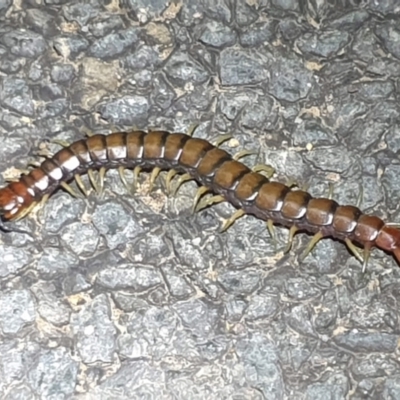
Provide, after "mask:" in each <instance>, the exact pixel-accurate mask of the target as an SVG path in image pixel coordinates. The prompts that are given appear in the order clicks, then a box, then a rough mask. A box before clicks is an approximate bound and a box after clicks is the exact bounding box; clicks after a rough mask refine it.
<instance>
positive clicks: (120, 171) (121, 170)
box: [118, 165, 130, 192]
mask: <svg viewBox="0 0 400 400" xmlns="http://www.w3.org/2000/svg"><path fill="white" fill-rule="evenodd" d="M118 174H119V178H120V179H121V182H122V184H123V185H124V186H125V189H126V190H127V191H128V192H130V188H129V185H128V181H127V180H126V176H125V167H123V166H122V165H121V166H120V167H119V168H118Z"/></svg>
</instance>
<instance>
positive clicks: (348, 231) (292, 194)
mask: <svg viewBox="0 0 400 400" xmlns="http://www.w3.org/2000/svg"><path fill="white" fill-rule="evenodd" d="M224 140H225V137H223V138H222V139H221V140H219V141H217V142H216V143H211V142H210V141H207V140H205V139H201V138H196V137H193V135H192V133H171V132H167V131H162V130H151V131H137V130H135V131H129V132H115V133H110V134H108V135H103V134H93V135H91V136H89V137H86V138H84V139H81V140H78V141H75V142H73V143H71V144H65V145H64V147H63V148H62V149H61V150H59V151H58V152H57V153H55V154H54V155H51V156H49V157H47V158H46V159H45V160H44V161H43V162H42V163H40V164H39V165H38V166H37V167H35V168H33V169H31V170H30V171H28V172H27V173H25V174H22V175H21V176H20V177H19V179H18V180H16V181H13V182H9V183H8V184H7V185H6V186H4V187H3V188H1V189H0V217H1V220H0V221H1V222H0V229H1V230H3V231H4V232H8V231H10V229H9V228H8V227H7V225H8V224H9V222H10V221H16V220H19V219H21V218H24V217H26V216H27V215H28V214H29V213H30V212H31V211H32V210H33V209H34V208H35V207H36V206H39V205H43V203H44V202H45V201H47V199H48V198H49V196H50V195H51V194H52V193H53V192H55V191H56V190H57V189H59V188H63V189H65V190H66V191H68V192H69V193H71V194H72V195H76V190H75V189H74V188H73V187H72V186H71V185H70V183H71V182H72V181H73V180H75V181H76V185H77V186H78V187H79V188H80V189H81V191H82V192H83V193H84V194H87V192H86V188H85V185H84V184H83V181H82V178H81V176H82V175H83V174H88V176H89V178H90V181H91V182H92V185H93V186H94V187H95V189H96V190H102V188H103V185H104V177H105V174H106V172H107V171H108V170H110V169H118V172H119V175H120V178H121V181H122V182H123V184H124V185H125V186H127V187H128V185H129V184H128V182H127V179H126V173H125V171H126V169H131V170H132V171H133V175H134V177H135V179H137V177H138V176H139V174H140V172H141V171H152V172H151V177H150V182H151V184H153V183H154V181H155V179H156V178H157V176H158V175H159V173H160V172H161V171H163V170H165V171H168V172H167V177H166V184H167V190H170V188H171V182H172V180H173V179H174V178H175V176H176V175H179V178H178V179H179V180H178V182H177V185H176V186H175V191H176V190H177V189H178V188H179V186H180V185H182V184H183V183H184V182H186V181H188V180H195V181H197V183H198V185H199V187H198V190H197V192H196V194H195V196H194V203H193V210H194V211H199V210H201V209H202V208H205V207H207V206H209V205H212V204H215V203H219V202H223V201H227V202H229V203H230V204H231V205H232V206H233V207H234V208H235V209H236V211H235V212H234V213H233V215H232V216H231V217H230V218H229V219H227V220H226V221H225V223H224V225H223V227H222V230H226V229H228V228H229V226H231V225H232V224H233V223H234V222H235V221H236V220H237V219H238V218H240V217H242V216H244V215H252V216H254V217H256V218H259V219H261V220H263V221H265V222H266V224H267V227H268V230H269V231H270V233H271V235H274V228H275V226H276V225H280V226H284V227H286V228H288V229H289V239H288V244H287V247H286V250H285V251H289V250H290V248H291V245H292V242H293V238H294V236H295V234H296V233H298V232H300V231H301V232H306V233H308V234H310V235H312V237H311V240H310V241H309V243H308V244H307V246H306V247H305V248H304V251H303V252H302V253H301V254H300V256H299V259H300V260H301V261H302V260H304V258H305V257H306V256H307V255H308V254H309V253H310V252H311V251H312V249H313V248H314V246H315V245H316V244H317V243H318V242H319V241H320V240H321V239H323V238H327V237H329V238H333V239H336V240H339V241H342V242H344V243H345V244H346V245H347V247H348V249H349V250H350V252H351V253H352V254H353V255H354V256H355V257H356V258H357V259H358V260H360V262H361V263H362V268H363V271H365V268H366V266H367V262H368V259H369V256H370V252H371V249H372V248H374V247H376V248H379V249H382V250H384V251H386V252H387V253H389V254H392V255H393V256H394V258H395V260H396V261H397V262H398V263H399V262H400V229H399V228H398V227H397V226H396V225H395V224H393V223H389V222H388V223H385V222H384V221H383V220H382V219H381V218H380V217H378V216H375V215H368V214H366V213H363V212H362V211H361V210H360V209H359V208H358V207H356V206H352V205H339V204H338V203H337V202H336V201H335V200H333V199H331V198H330V197H329V196H327V197H319V198H316V197H313V196H312V195H311V194H310V193H308V192H307V191H304V190H301V189H299V188H298V187H293V186H291V185H288V184H283V183H281V182H278V181H274V180H273V179H272V175H273V174H272V172H271V170H270V169H269V168H268V166H265V165H256V166H255V167H253V168H250V167H248V166H246V165H245V164H244V163H243V162H241V161H240V159H241V158H242V157H243V156H244V155H246V154H247V153H246V151H242V152H239V153H237V154H236V155H231V154H230V153H229V152H227V151H225V150H223V149H222V148H221V147H220V145H221V142H223V141H224ZM94 171H98V172H97V174H98V175H97V176H95V175H94ZM361 249H363V250H361Z"/></svg>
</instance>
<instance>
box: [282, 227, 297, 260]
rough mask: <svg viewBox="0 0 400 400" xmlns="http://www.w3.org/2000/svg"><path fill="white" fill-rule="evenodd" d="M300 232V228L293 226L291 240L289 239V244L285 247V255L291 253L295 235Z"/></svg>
mask: <svg viewBox="0 0 400 400" xmlns="http://www.w3.org/2000/svg"><path fill="white" fill-rule="evenodd" d="M298 230H299V228H298V227H297V226H296V225H293V226H292V227H291V228H290V229H289V238H288V243H287V245H286V247H285V249H284V250H283V252H284V253H288V252H289V251H290V249H291V248H292V244H293V238H294V235H295V234H296V232H297V231H298Z"/></svg>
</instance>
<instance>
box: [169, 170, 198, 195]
mask: <svg viewBox="0 0 400 400" xmlns="http://www.w3.org/2000/svg"><path fill="white" fill-rule="evenodd" d="M192 179H193V177H192V176H191V175H190V174H183V175H181V176H180V177H179V179H178V182H177V183H176V186H175V189H174V190H173V191H172V196H174V197H175V196H176V194H177V193H178V190H179V188H180V187H181V186H182V185H183V184H184V183H185V182H187V181H190V180H192Z"/></svg>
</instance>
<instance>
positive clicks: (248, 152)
mask: <svg viewBox="0 0 400 400" xmlns="http://www.w3.org/2000/svg"><path fill="white" fill-rule="evenodd" d="M256 154H258V153H256V152H254V151H251V150H241V151H239V152H237V153H236V154H235V155H234V156H233V157H232V159H234V160H236V161H237V160H239V159H241V158H243V157H247V156H254V155H256Z"/></svg>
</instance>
